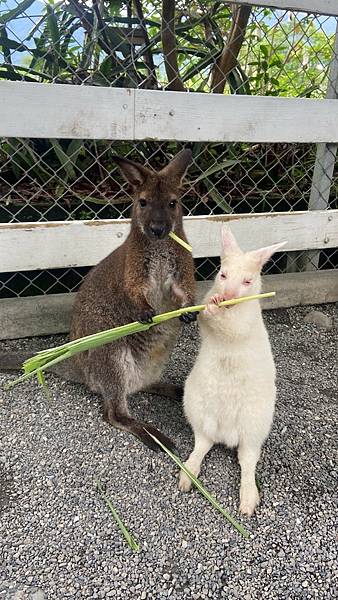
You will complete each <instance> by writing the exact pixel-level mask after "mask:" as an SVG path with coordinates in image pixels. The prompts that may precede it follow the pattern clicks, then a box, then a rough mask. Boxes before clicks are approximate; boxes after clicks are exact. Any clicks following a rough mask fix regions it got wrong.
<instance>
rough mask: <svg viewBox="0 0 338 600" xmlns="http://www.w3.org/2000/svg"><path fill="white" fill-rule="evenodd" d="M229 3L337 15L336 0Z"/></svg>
mask: <svg viewBox="0 0 338 600" xmlns="http://www.w3.org/2000/svg"><path fill="white" fill-rule="evenodd" d="M229 3H230V4H245V5H252V6H264V7H266V8H280V9H282V10H297V11H298V10H299V11H302V12H307V13H316V14H321V15H332V16H336V15H338V2H337V0H230V2H229Z"/></svg>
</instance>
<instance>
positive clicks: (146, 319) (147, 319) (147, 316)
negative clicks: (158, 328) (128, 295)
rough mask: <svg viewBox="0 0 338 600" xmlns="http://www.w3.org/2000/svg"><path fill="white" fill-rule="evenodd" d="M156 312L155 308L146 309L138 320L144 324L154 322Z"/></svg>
mask: <svg viewBox="0 0 338 600" xmlns="http://www.w3.org/2000/svg"><path fill="white" fill-rule="evenodd" d="M155 314H156V313H155V311H154V309H153V308H150V309H149V310H145V311H144V312H143V313H141V314H140V315H139V318H138V319H137V320H138V321H139V322H140V323H142V325H147V324H148V323H152V322H153V317H154V316H155Z"/></svg>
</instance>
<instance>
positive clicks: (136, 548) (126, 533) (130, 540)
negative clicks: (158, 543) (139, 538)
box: [95, 479, 140, 552]
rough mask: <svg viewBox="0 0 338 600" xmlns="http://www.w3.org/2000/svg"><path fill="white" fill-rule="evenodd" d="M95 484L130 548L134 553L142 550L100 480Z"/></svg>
mask: <svg viewBox="0 0 338 600" xmlns="http://www.w3.org/2000/svg"><path fill="white" fill-rule="evenodd" d="M95 482H96V486H97V489H98V490H99V492H100V494H101V496H102V498H103V500H104V501H105V503H106V505H107V506H108V508H109V510H110V512H111V514H112V515H113V518H114V520H115V522H116V523H117V525H118V527H119V529H120V531H121V532H122V534H123V536H124V538H125V540H126V541H127V543H128V545H129V547H130V548H131V549H132V550H133V551H134V552H138V551H139V550H140V545H139V544H138V543H137V542H136V541H135V540H134V538H133V537H132V536H131V535H130V533H129V531H128V529H127V528H126V526H125V524H124V523H123V521H122V519H121V518H120V516H119V514H118V512H117V511H116V510H115V508H114V507H113V503H112V501H111V498H110V497H109V496H108V495H107V494H106V493H105V491H104V489H103V486H102V484H101V482H100V481H99V480H98V479H95Z"/></svg>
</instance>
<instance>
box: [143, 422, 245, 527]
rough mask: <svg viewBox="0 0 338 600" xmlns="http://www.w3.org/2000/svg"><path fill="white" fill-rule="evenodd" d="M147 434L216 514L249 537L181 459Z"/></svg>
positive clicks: (155, 438)
mask: <svg viewBox="0 0 338 600" xmlns="http://www.w3.org/2000/svg"><path fill="white" fill-rule="evenodd" d="M145 431H147V430H146V429H145ZM147 433H148V435H150V437H152V438H153V440H154V441H155V442H156V443H157V444H158V445H159V446H160V448H162V450H164V452H166V454H168V456H170V458H171V459H172V460H173V461H174V462H175V463H176V464H177V465H178V466H179V467H180V469H182V471H184V473H185V474H186V475H187V476H188V477H189V479H191V481H192V483H193V484H194V486H195V487H196V488H197V489H198V491H199V492H200V493H201V494H202V496H204V498H206V499H207V500H208V502H210V504H211V505H212V506H213V507H214V508H216V510H218V512H220V513H221V515H223V517H225V519H226V520H227V521H228V522H229V523H231V525H232V526H233V527H235V529H237V531H238V532H239V533H240V534H241V535H242V536H243V537H245V538H248V537H249V536H250V533H249V532H248V531H247V530H246V529H245V528H244V527H243V526H242V525H241V524H240V523H238V521H236V519H234V518H233V517H232V516H231V515H230V514H229V513H228V512H227V511H226V510H225V509H224V508H223V507H222V506H221V505H220V504H219V503H218V502H217V500H216V498H215V497H214V496H213V495H212V494H210V492H208V490H206V489H205V487H204V486H203V485H202V483H201V482H200V480H199V479H197V477H195V475H193V473H192V472H191V471H190V470H189V469H188V468H187V467H186V466H185V464H184V463H183V462H182V461H181V459H180V458H179V457H178V456H176V454H174V453H173V452H171V451H170V450H169V449H168V448H167V447H166V446H165V445H164V444H162V442H160V440H158V439H157V437H155V436H154V435H152V434H151V433H150V432H149V431H147Z"/></svg>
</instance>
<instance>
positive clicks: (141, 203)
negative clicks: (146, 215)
mask: <svg viewBox="0 0 338 600" xmlns="http://www.w3.org/2000/svg"><path fill="white" fill-rule="evenodd" d="M145 206H147V201H146V200H145V199H144V198H140V207H141V208H144V207H145Z"/></svg>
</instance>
